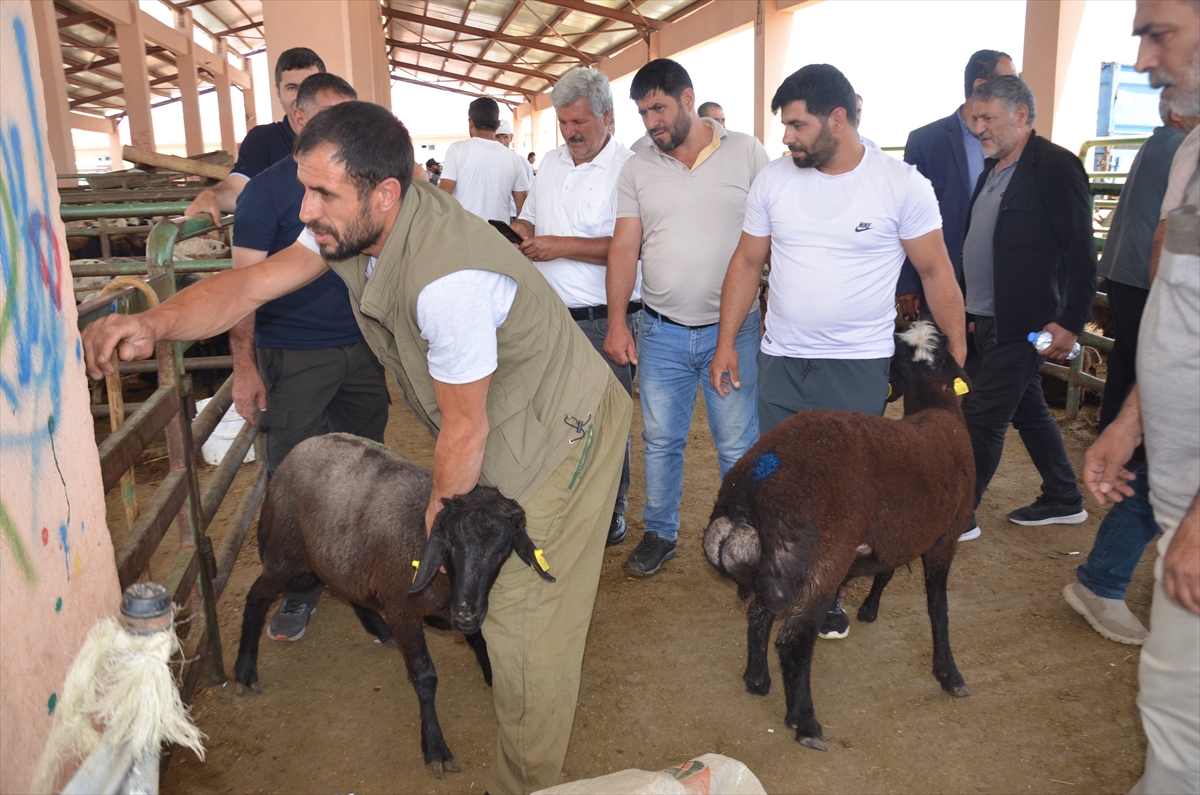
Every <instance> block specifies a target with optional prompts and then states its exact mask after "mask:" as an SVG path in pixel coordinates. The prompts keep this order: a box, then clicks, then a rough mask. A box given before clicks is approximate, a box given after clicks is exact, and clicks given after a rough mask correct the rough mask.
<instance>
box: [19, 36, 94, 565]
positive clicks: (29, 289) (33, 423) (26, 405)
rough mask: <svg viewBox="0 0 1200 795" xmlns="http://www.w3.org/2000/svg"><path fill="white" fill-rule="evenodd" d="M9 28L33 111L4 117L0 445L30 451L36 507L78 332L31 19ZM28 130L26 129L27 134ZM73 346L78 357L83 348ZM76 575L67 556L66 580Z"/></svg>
mask: <svg viewBox="0 0 1200 795" xmlns="http://www.w3.org/2000/svg"><path fill="white" fill-rule="evenodd" d="M6 32H7V31H6ZM11 33H12V37H13V40H14V42H15V53H12V54H15V55H16V57H17V58H18V59H19V60H20V64H21V76H22V80H23V83H22V85H23V88H24V98H25V106H26V107H27V108H29V110H30V113H29V117H28V122H27V124H28V127H27V128H25V127H24V125H25V123H26V122H25V120H24V119H15V120H14V119H11V118H2V119H0V155H2V158H3V160H2V162H3V175H2V176H3V178H2V179H0V256H2V259H3V264H2V267H0V280H2V288H3V290H2V294H3V306H2V307H0V348H6V347H7V346H9V345H12V346H13V348H14V352H15V356H14V357H13V359H12V364H11V365H6V366H5V367H4V368H3V369H0V397H2V398H3V400H4V401H5V402H6V403H7V404H8V406H7V408H8V409H9V411H11V412H12V414H13V415H15V416H16V417H17V418H19V419H18V420H17V422H16V423H13V422H10V423H7V427H6V428H5V430H4V434H3V437H2V438H0V446H2V447H3V448H4V449H5V451H6V452H11V451H15V450H20V451H23V452H24V453H25V454H27V455H28V460H29V467H30V470H29V475H30V482H31V489H32V490H33V493H32V494H31V503H32V504H33V506H34V509H35V510H37V509H38V507H39V500H38V494H37V489H38V484H39V477H38V475H39V473H40V472H41V471H42V468H43V465H44V464H46V463H47V462H46V458H47V456H49V457H50V460H51V461H52V462H53V464H54V466H55V468H56V469H57V468H58V460H57V458H58V456H57V451H56V450H55V449H54V442H55V440H54V430H55V414H56V412H57V411H58V409H59V406H60V405H61V398H62V386H63V379H64V373H65V369H66V364H65V362H64V351H67V350H70V349H71V348H69V347H68V343H67V335H68V334H69V333H73V330H72V329H69V328H68V326H67V322H66V318H65V317H64V315H63V305H62V301H63V299H62V294H63V291H64V281H65V280H67V279H69V276H70V274H69V272H68V271H67V267H66V263H65V260H64V257H63V252H62V250H61V249H60V247H59V241H58V237H57V235H56V234H55V231H54V226H53V224H52V222H51V218H52V216H51V207H50V198H51V194H50V190H51V189H52V188H51V185H50V183H49V180H48V178H47V176H46V171H47V169H48V168H49V167H50V164H51V159H50V158H49V157H48V156H47V153H46V152H45V150H44V148H43V146H42V140H43V131H42V122H41V119H40V118H38V98H37V93H36V89H35V85H36V83H35V81H34V75H33V69H32V66H31V62H30V47H29V39H28V34H27V31H26V26H25V22H24V21H23V20H22V19H21V18H20V17H16V18H14V19H13V22H12V31H11ZM6 60H7V58H6ZM9 79H11V75H10V77H9ZM23 129H25V130H26V132H25V133H24V134H23ZM28 155H32V158H30V159H29V160H30V162H34V163H37V164H38V166H39V167H38V168H37V169H36V173H31V174H30V173H26V162H27V156H28ZM56 187H57V186H55V189H56ZM72 347H74V349H75V353H76V358H77V359H78V356H79V349H78V345H77V344H76V345H75V346H72ZM22 420H25V421H26V422H22ZM14 425H17V427H13V426H14ZM22 425H23V426H24V427H21V426H22ZM58 480H59V481H60V482H62V486H63V490H64V493H65V491H66V483H65V481H63V480H62V475H61V471H60V472H59V478H58ZM67 511H68V513H67V518H66V521H65V523H62V524H61V530H60V537H61V539H62V545H63V549H64V555H67V556H68V557H69V555H68V553H67V550H68V549H69V546H68V541H67V530H68V528H69V527H70V503H69V501H68V508H67ZM0 520H3V521H0V530H2V531H3V538H4V540H5V542H6V543H7V544H8V546H9V547H10V549H11V551H12V553H13V556H14V558H15V560H16V562H17V564H18V565H19V566H20V568H21V569H22V571H23V572H24V573H25V576H26V578H27V579H29V580H32V579H33V569H32V566H31V565H30V562H29V555H28V552H27V551H26V547H25V544H24V542H23V540H22V538H21V534H20V533H19V531H18V530H17V528H16V527H15V526H14V524H13V523H12V521H11V520H10V519H9V512H8V511H7V510H5V509H4V506H3V505H2V504H0ZM70 573H71V567H70V562H69V560H68V564H67V576H68V577H70Z"/></svg>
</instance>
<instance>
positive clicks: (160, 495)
mask: <svg viewBox="0 0 1200 795" xmlns="http://www.w3.org/2000/svg"><path fill="white" fill-rule="evenodd" d="M206 225H207V226H208V227H209V228H211V224H210V223H208V222H207V221H205V220H203V219H193V220H191V221H188V222H186V223H185V222H170V221H164V222H160V223H158V224H156V225H155V226H154V228H153V230H152V231H151V233H150V240H149V245H148V247H147V255H146V265H147V279H146V281H147V282H148V283H149V284H150V286H151V287H152V288H153V289H154V291H155V293H156V294H157V295H158V296H159V297H160V298H163V299H165V298H169V297H170V296H171V295H172V294H173V293H174V292H175V268H174V262H173V259H172V257H173V251H174V247H175V244H176V242H178V240H179V239H180V238H181V237H182V236H184V235H187V234H189V233H192V232H195V231H196V230H197V229H198V228H199V227H201V226H206ZM145 308H146V299H145V298H144V297H143V296H142V294H141V293H140V292H138V291H137V290H135V289H134V288H132V287H127V288H124V289H122V290H118V291H116V292H114V293H112V294H111V295H108V296H104V297H101V298H97V299H96V300H94V301H91V302H88V303H87V304H84V305H81V306H80V308H79V327H80V328H81V329H82V328H83V327H84V326H86V325H87V324H89V323H92V322H95V321H96V320H97V319H99V318H100V317H104V316H106V315H108V314H112V313H117V312H120V313H132V312H137V311H142V310H144V309H145ZM184 347H185V344H183V343H177V342H176V343H160V344H159V345H158V346H157V350H156V368H155V369H157V372H158V383H159V385H158V388H157V389H156V390H155V391H154V393H153V394H152V395H151V396H150V397H149V399H147V400H146V401H145V402H144V403H142V404H140V405H139V406H138V407H137V409H136V411H134V413H133V414H132V416H130V417H129V419H128V420H127V421H126V422H125V423H124V424H123V425H121V427H120V428H119V429H117V430H116V432H114V433H112V434H110V435H109V436H107V438H105V439H104V440H103V441H102V442H101V443H100V444H99V455H100V469H101V475H102V479H103V482H104V488H105V491H106V492H107V491H109V490H111V489H112V488H114V487H116V486H117V485H118V484H119V483H120V481H121V478H122V476H123V475H124V474H125V473H126V472H127V471H128V470H130V469H131V468H132V467H133V466H134V465H135V463H136V462H137V460H138V457H139V456H140V455H141V453H142V452H143V451H144V450H145V449H146V448H147V447H148V446H149V445H150V443H151V442H152V441H153V440H154V439H155V438H156V437H157V436H159V435H160V434H165V436H166V442H167V452H168V460H169V472H168V474H167V476H166V477H165V478H164V480H163V482H162V483H161V484H160V485H159V487H158V488H157V489H156V490H155V491H154V493H153V495H152V496H150V498H149V500H148V502H147V503H146V507H145V510H144V511H142V512H141V514H140V515H139V516H138V518H137V519H136V521H135V522H133V524H132V526H131V527H130V528H129V532H128V533H127V534H126V536H125V538H124V539H123V540H122V541H121V543H120V544H118V545H117V548H116V562H117V573H118V577H119V580H120V583H121V587H122V588H125V587H127V586H128V585H129V584H130V583H131V582H134V581H136V580H137V579H138V578H139V577H140V576H141V575H142V573H143V572H144V571H145V569H146V566H147V564H148V563H149V561H150V559H151V558H152V557H153V555H154V553H155V551H156V550H157V549H158V547H159V545H160V544H161V542H162V541H163V539H164V537H165V536H166V534H167V531H168V530H169V529H170V528H171V527H172V526H175V527H176V529H177V534H178V553H177V555H176V557H175V564H174V566H173V568H172V570H171V572H170V574H169V575H168V577H167V582H166V583H165V584H166V586H167V589H168V591H169V592H170V593H171V594H172V598H173V601H175V602H176V603H177V604H180V605H189V606H190V608H191V614H192V620H191V623H190V624H189V625H188V626H187V630H186V632H187V634H186V636H185V639H184V641H183V643H184V659H185V661H187V662H186V663H185V665H186V670H185V671H184V673H183V683H182V687H181V694H182V696H183V698H184V701H185V702H188V701H190V700H191V697H192V694H193V693H194V692H195V688H196V685H197V683H198V681H199V677H200V674H201V672H202V671H203V670H204V669H205V667H208V668H209V669H210V670H211V673H212V679H213V681H214V682H218V683H219V682H223V681H224V680H225V673H224V664H223V662H222V657H221V639H220V631H219V625H218V623H217V612H216V605H217V600H218V599H220V596H221V594H222V592H223V591H224V588H225V585H226V584H227V583H228V581H229V576H230V574H231V572H232V570H233V566H234V563H235V562H236V560H237V555H238V552H239V551H240V550H241V547H242V544H243V542H244V541H245V537H246V534H247V532H248V530H249V527H250V524H251V523H252V521H253V519H254V516H255V515H256V513H257V511H258V508H259V506H260V504H261V502H262V498H263V494H264V492H265V490H266V481H267V472H266V466H265V464H264V463H263V457H262V452H263V451H262V449H261V443H259V444H258V447H259V450H258V454H259V455H258V456H257V461H258V463H257V465H256V471H255V475H254V485H253V486H252V488H251V489H250V490H249V491H248V492H247V493H246V494H245V496H244V497H243V498H242V500H241V501H240V502H239V504H238V506H237V509H236V511H235V513H234V517H233V519H232V522H231V524H230V526H229V527H228V528H227V529H226V531H225V534H224V537H223V538H222V539H221V542H220V545H219V548H218V549H217V550H216V551H215V552H214V544H213V542H212V540H211V539H210V537H209V536H208V534H207V530H208V528H209V527H210V524H211V522H212V519H213V517H214V516H215V515H216V513H217V510H218V509H219V508H220V507H221V505H222V502H223V501H224V499H225V497H226V495H227V494H228V490H229V486H230V484H231V483H232V482H233V479H234V477H235V476H236V475H237V473H238V471H239V469H240V467H241V463H242V460H243V459H244V458H245V456H246V453H247V451H248V450H249V449H250V447H251V445H254V444H256V440H257V439H258V427H257V425H247V426H246V427H245V428H244V429H243V430H242V432H241V433H239V434H238V436H237V438H236V439H235V440H234V442H233V444H232V446H231V448H230V450H229V451H228V452H227V453H226V455H225V458H224V460H223V461H222V463H221V464H220V465H219V466H217V468H216V469H215V470H214V471H213V472H212V474H211V475H210V477H209V478H208V481H207V483H206V484H205V486H204V488H203V490H202V489H201V486H200V482H199V477H198V472H197V465H196V457H197V455H198V454H199V452H200V447H201V445H202V444H203V443H204V442H205V441H206V440H207V439H208V437H209V436H210V435H211V434H212V432H213V429H214V428H216V426H217V424H218V423H219V422H220V420H221V418H222V417H223V416H224V415H225V413H226V411H228V409H229V407H230V405H231V404H232V391H233V390H232V383H233V382H232V379H229V380H227V381H226V383H225V385H224V386H222V388H221V389H220V390H219V391H218V392H217V394H216V395H215V396H214V397H213V399H212V400H211V401H210V402H209V404H208V406H206V407H205V409H204V411H202V412H201V413H200V414H199V415H198V416H196V417H195V418H194V419H193V418H192V417H191V415H192V414H193V413H194V403H192V402H191V401H190V400H189V399H188V393H189V392H190V384H189V383H188V382H189V380H190V377H189V376H188V375H187V374H186V373H185V372H184V365H183V363H184V359H183V350H184ZM130 408H134V406H133V405H131V406H130Z"/></svg>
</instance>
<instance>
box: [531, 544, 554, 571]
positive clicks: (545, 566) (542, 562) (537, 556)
mask: <svg viewBox="0 0 1200 795" xmlns="http://www.w3.org/2000/svg"><path fill="white" fill-rule="evenodd" d="M533 558H534V560H536V561H537V562H538V565H539V566H541V567H542V571H550V564H549V563H547V562H546V556H545V555H543V554H542V550H540V549H535V550H533ZM530 568H533V567H532V566H531V567H530Z"/></svg>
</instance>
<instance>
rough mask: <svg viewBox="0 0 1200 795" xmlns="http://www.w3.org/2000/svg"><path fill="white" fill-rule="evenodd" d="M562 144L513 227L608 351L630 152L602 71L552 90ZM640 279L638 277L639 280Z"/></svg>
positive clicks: (621, 370) (618, 534)
mask: <svg viewBox="0 0 1200 795" xmlns="http://www.w3.org/2000/svg"><path fill="white" fill-rule="evenodd" d="M550 101H551V102H552V103H553V104H554V112H555V114H556V115H557V116H558V126H559V129H560V130H561V131H562V136H563V140H564V141H566V143H565V144H563V145H562V146H560V147H559V148H557V149H555V150H554V151H553V152H550V153H549V154H547V155H546V159H545V160H543V161H542V173H541V176H540V177H539V178H538V179H537V181H536V182H535V183H534V185H533V190H531V191H530V193H529V199H528V200H527V201H526V202H525V207H524V209H523V210H521V217H520V219H518V220H517V221H515V222H514V223H513V228H514V229H516V230H517V232H518V233H519V234H520V235H521V236H522V237H524V238H525V242H524V243H522V244H521V253H522V254H524V255H525V256H526V257H529V259H531V260H532V261H533V263H534V265H536V266H537V269H538V270H539V271H541V272H542V275H543V276H545V277H546V281H548V282H550V286H551V287H553V288H554V291H555V292H556V293H558V294H559V296H561V297H562V299H563V302H564V303H565V304H566V305H567V308H568V309H569V310H570V311H571V317H572V318H574V319H575V322H576V323H578V324H579V328H581V329H582V330H583V333H584V334H585V335H587V338H588V340H589V341H590V342H591V343H592V345H593V346H594V347H595V348H596V350H597V351H598V352H599V353H600V354H601V355H603V354H604V339H605V337H606V336H607V335H608V306H607V301H608V299H607V298H606V296H605V292H604V272H605V265H606V263H607V260H608V246H609V243H610V242H611V241H612V232H613V223H614V221H615V220H616V215H617V179H618V177H620V176H621V166H623V165H624V164H625V161H626V160H628V159H629V158H631V157H633V152H630V151H629V150H628V149H626V148H625V147H623V146H621V145H620V144H619V143H617V141H616V139H615V138H613V137H612V135H610V134H609V132H608V127H609V124H610V123H611V122H612V117H613V99H612V89H610V88H609V86H608V78H607V77H605V76H604V73H603V72H600V71H598V70H596V69H590V68H588V67H586V66H577V67H575V68H574V69H571V70H570V71H568V72H566V73H565V74H563V76H562V77H560V78H559V79H558V82H557V83H556V84H555V85H554V90H553V91H551V92H550ZM639 281H640V279H639ZM639 286H640V285H638V284H635V285H634V289H633V295H632V297H631V298H630V301H629V304H628V306H627V307H626V310H625V323H626V325H627V327H628V328H629V329H630V331H633V329H634V328H636V324H637V322H638V321H639V320H640V319H641V310H642V302H641V293H640V291H639V290H638V287H639ZM604 360H605V361H606V362H607V363H608V366H609V367H611V368H612V371H613V373H614V374H615V375H616V376H617V380H618V381H620V382H621V386H623V387H625V391H626V392H628V393H629V394H630V395H632V394H633V367H632V366H631V365H630V363H629V362H625V363H624V364H617V363H616V362H614V361H613V360H612V359H610V358H608V357H607V356H605V357H604ZM629 477H630V468H629V443H628V441H627V442H626V444H625V465H624V468H623V469H622V470H621V485H620V487H619V489H618V490H617V501H616V504H615V505H614V506H613V516H612V523H611V524H610V525H609V529H608V545H609V546H612V545H614V544H619V543H621V542H622V541H624V540H625V508H626V506H627V505H628V498H627V495H628V492H629Z"/></svg>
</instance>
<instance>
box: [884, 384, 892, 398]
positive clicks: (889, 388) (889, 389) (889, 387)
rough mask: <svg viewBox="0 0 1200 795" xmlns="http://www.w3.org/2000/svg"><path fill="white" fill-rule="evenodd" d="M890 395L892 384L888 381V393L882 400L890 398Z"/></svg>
mask: <svg viewBox="0 0 1200 795" xmlns="http://www.w3.org/2000/svg"><path fill="white" fill-rule="evenodd" d="M891 396H892V385H891V384H890V383H889V384H888V393H887V397H885V398H884V400H887V399H888V398H890V397H891Z"/></svg>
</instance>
